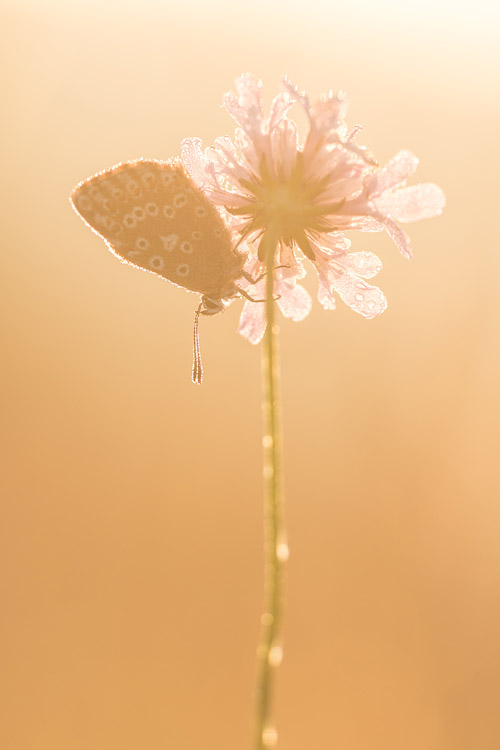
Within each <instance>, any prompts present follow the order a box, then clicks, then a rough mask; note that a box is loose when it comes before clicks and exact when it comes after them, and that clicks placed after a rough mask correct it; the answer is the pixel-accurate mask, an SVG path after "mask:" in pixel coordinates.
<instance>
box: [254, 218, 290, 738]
mask: <svg viewBox="0 0 500 750" xmlns="http://www.w3.org/2000/svg"><path fill="white" fill-rule="evenodd" d="M262 242H263V243H265V258H266V267H267V275H266V314H267V328H266V333H265V335H264V341H263V347H262V375H263V401H262V405H263V421H264V437H263V453H264V553H265V598H266V603H265V610H264V614H263V615H262V617H261V626H262V632H261V638H260V643H259V647H258V650H257V660H258V664H257V668H258V674H257V696H256V697H257V721H256V738H255V750H264V749H267V748H269V747H273V746H274V745H275V744H276V740H277V735H276V730H275V727H274V723H273V715H272V699H273V683H274V674H275V670H276V667H277V666H278V665H279V664H280V662H281V659H282V655H283V650H282V642H281V619H282V600H283V591H282V589H283V577H284V576H283V569H284V564H285V562H286V560H287V558H288V546H287V541H286V531H285V518H284V499H283V491H282V481H281V425H280V416H281V414H280V408H279V365H278V341H277V336H278V329H277V326H276V324H275V322H274V321H275V302H274V267H275V252H276V248H277V245H278V238H277V236H276V235H274V234H273V233H272V232H271V231H269V230H268V231H267V232H266V234H265V235H264V237H263V239H262Z"/></svg>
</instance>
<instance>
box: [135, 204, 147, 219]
mask: <svg viewBox="0 0 500 750" xmlns="http://www.w3.org/2000/svg"><path fill="white" fill-rule="evenodd" d="M132 213H133V214H134V216H135V218H136V219H137V220H138V221H144V219H145V218H146V212H145V210H144V209H143V208H141V206H136V207H135V208H134V209H133V211H132Z"/></svg>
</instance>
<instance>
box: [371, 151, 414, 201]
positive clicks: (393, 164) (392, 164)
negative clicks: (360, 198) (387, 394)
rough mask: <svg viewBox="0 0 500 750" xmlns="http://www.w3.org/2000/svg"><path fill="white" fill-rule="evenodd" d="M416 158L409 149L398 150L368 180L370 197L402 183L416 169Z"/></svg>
mask: <svg viewBox="0 0 500 750" xmlns="http://www.w3.org/2000/svg"><path fill="white" fill-rule="evenodd" d="M417 166H418V159H417V157H416V156H414V155H413V154H412V153H411V151H399V153H397V154H396V156H394V157H393V158H392V159H391V160H390V161H389V162H387V164H386V166H385V167H382V168H381V169H378V170H377V171H376V172H375V173H374V174H373V175H372V176H371V177H370V178H369V179H368V180H367V189H368V195H369V196H370V199H373V198H375V197H377V196H379V195H381V194H382V193H383V192H384V191H385V190H389V189H390V188H395V187H397V186H398V185H402V184H403V183H404V182H406V180H407V179H408V177H409V176H410V175H412V174H413V172H414V171H415V170H416V168H417Z"/></svg>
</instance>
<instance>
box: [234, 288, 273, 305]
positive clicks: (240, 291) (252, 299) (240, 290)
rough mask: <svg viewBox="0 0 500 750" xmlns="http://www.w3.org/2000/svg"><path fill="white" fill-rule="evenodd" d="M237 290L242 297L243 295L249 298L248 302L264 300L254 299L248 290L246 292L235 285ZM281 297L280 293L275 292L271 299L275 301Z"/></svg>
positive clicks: (262, 300) (263, 300)
mask: <svg viewBox="0 0 500 750" xmlns="http://www.w3.org/2000/svg"><path fill="white" fill-rule="evenodd" d="M236 289H237V290H238V292H239V293H240V294H241V296H242V297H245V299H248V300H250V302H265V301H266V300H265V299H254V297H251V296H250V295H249V294H248V292H246V291H245V290H244V289H240V288H239V286H237V287H236ZM280 297H281V294H277V295H276V296H275V297H274V298H273V299H274V301H275V302H277V300H279V299H280Z"/></svg>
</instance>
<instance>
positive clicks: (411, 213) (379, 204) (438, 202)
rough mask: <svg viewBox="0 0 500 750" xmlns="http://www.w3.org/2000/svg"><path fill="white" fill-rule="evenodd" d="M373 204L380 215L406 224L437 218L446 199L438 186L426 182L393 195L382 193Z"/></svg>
mask: <svg viewBox="0 0 500 750" xmlns="http://www.w3.org/2000/svg"><path fill="white" fill-rule="evenodd" d="M373 203H374V204H375V206H376V208H377V210H379V211H380V212H381V213H383V214H389V215H390V216H391V218H393V219H396V220H397V221H403V222H406V221H419V220H420V219H430V218H432V217H433V216H438V215H439V214H440V213H442V211H443V208H444V205H445V203H446V198H445V195H444V193H443V191H442V190H441V188H440V187H438V185H434V184H433V183H431V182H427V183H421V184H420V185H412V186H411V187H407V188H402V189H400V190H396V191H394V192H393V193H384V194H383V195H381V196H380V198H376V199H375V200H374V201H373Z"/></svg>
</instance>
